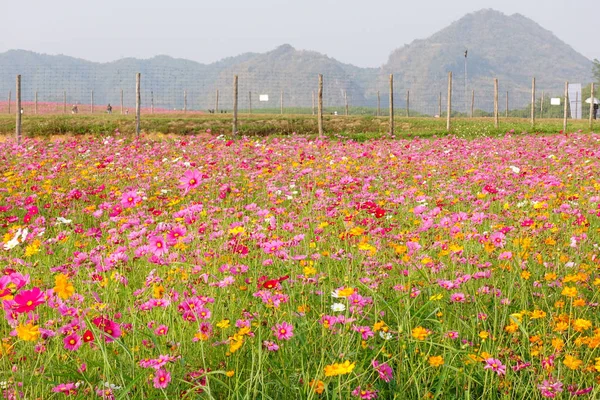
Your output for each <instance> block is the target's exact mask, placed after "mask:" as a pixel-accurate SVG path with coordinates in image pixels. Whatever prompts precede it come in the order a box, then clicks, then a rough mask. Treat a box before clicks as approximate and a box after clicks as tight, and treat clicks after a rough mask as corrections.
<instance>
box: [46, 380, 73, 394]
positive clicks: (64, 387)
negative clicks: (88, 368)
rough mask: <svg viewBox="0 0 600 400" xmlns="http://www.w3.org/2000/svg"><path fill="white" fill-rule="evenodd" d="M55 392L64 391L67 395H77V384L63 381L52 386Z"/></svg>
mask: <svg viewBox="0 0 600 400" xmlns="http://www.w3.org/2000/svg"><path fill="white" fill-rule="evenodd" d="M52 391H53V392H54V393H62V394H65V395H67V396H70V395H76V394H77V385H76V384H75V383H72V382H69V383H61V384H59V385H56V386H54V387H53V388H52Z"/></svg>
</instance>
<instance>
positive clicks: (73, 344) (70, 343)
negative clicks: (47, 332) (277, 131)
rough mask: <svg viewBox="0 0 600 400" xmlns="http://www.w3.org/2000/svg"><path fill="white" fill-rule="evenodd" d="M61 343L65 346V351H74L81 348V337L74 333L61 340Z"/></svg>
mask: <svg viewBox="0 0 600 400" xmlns="http://www.w3.org/2000/svg"><path fill="white" fill-rule="evenodd" d="M63 343H64V344H65V349H67V350H70V351H76V350H77V349H78V348H80V347H81V343H82V342H81V336H79V335H78V334H77V333H76V332H73V333H72V334H70V335H69V336H67V337H66V338H64V339H63Z"/></svg>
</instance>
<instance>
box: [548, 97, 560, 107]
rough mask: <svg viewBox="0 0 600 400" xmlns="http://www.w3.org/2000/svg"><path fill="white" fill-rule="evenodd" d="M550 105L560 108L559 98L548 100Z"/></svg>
mask: <svg viewBox="0 0 600 400" xmlns="http://www.w3.org/2000/svg"><path fill="white" fill-rule="evenodd" d="M550 104H551V105H553V106H560V97H553V98H551V99H550Z"/></svg>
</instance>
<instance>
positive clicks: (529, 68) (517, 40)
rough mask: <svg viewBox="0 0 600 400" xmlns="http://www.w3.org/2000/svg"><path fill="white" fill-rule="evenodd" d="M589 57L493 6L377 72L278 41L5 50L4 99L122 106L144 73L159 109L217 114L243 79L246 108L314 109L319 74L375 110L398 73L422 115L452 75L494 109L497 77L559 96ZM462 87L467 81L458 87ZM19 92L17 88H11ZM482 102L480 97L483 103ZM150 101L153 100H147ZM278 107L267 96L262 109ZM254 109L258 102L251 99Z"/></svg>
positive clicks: (580, 75) (331, 91) (329, 95)
mask: <svg viewBox="0 0 600 400" xmlns="http://www.w3.org/2000/svg"><path fill="white" fill-rule="evenodd" d="M467 49H468V51H469V53H468V59H467V60H466V61H467V62H468V80H467V79H465V76H464V63H465V58H464V55H463V54H464V50H467ZM591 69H592V61H591V60H589V59H587V58H586V57H584V56H583V55H581V54H579V53H578V52H576V51H575V50H574V49H573V48H572V47H571V46H569V45H568V44H566V43H565V42H563V41H562V40H560V39H559V38H558V37H556V36H555V35H554V34H553V33H552V32H551V31H549V30H547V29H545V28H543V27H542V26H540V25H539V24H537V23H536V22H535V21H532V20H531V19H529V18H527V17H525V16H523V15H521V14H518V13H517V14H512V15H505V14H503V13H501V12H499V11H495V10H492V9H484V10H479V11H476V12H473V13H470V14H466V15H465V16H463V17H462V18H460V19H458V20H456V21H454V22H452V23H451V24H450V25H448V26H446V27H445V28H443V29H441V30H439V31H438V32H436V33H434V34H433V35H431V36H429V37H428V38H424V39H415V40H413V41H412V42H411V43H409V44H406V45H404V46H402V47H399V48H397V49H395V50H393V51H392V52H391V53H390V56H389V57H388V60H387V62H386V63H384V64H383V65H381V66H380V67H378V68H361V67H357V66H354V65H352V64H348V63H343V62H340V61H338V60H336V59H335V58H333V57H329V56H327V55H325V54H322V53H318V52H316V51H312V50H297V49H295V48H294V47H292V46H291V45H290V44H282V45H280V46H278V47H276V48H275V49H273V50H270V51H268V52H264V53H255V52H247V53H242V54H240V55H237V56H232V57H226V58H224V59H221V60H218V61H215V62H212V63H209V64H203V63H199V62H197V61H192V60H187V59H183V58H174V57H171V56H168V55H156V56H153V57H151V58H147V59H138V58H132V57H129V58H122V59H119V60H114V61H110V62H105V63H99V62H92V61H87V60H84V59H80V58H75V57H71V56H67V55H47V54H39V53H35V52H31V51H27V50H9V51H7V52H4V53H0V93H6V92H8V91H9V90H11V89H13V88H12V86H13V82H14V75H16V74H19V73H20V74H22V75H23V85H24V86H23V87H24V90H23V92H24V95H25V97H26V98H27V97H32V95H33V92H35V91H36V90H37V91H39V92H40V93H41V95H42V97H43V98H44V99H47V100H48V101H52V100H57V99H59V98H60V99H62V93H63V90H64V91H67V92H68V98H69V99H68V101H69V103H71V102H73V103H74V102H86V99H88V98H89V91H90V90H92V89H94V96H96V97H95V98H96V99H97V101H96V103H97V104H102V103H105V102H112V103H113V104H114V103H117V101H118V97H119V96H120V90H121V89H123V90H124V91H125V102H126V103H128V104H130V105H131V104H132V102H133V101H134V100H133V98H134V95H133V92H132V89H133V88H134V85H135V83H134V78H133V76H134V74H135V73H136V72H141V73H142V76H143V78H142V79H143V88H144V92H143V99H144V102H146V103H148V102H149V101H150V99H152V100H153V101H154V104H155V106H157V107H163V108H183V107H184V104H183V102H184V96H183V93H184V92H185V93H186V97H187V101H188V103H187V108H188V109H208V108H214V104H215V97H216V90H219V91H220V95H219V100H220V102H221V103H222V105H221V108H224V109H227V108H231V102H232V93H231V84H232V83H231V82H232V79H231V78H232V76H233V75H234V74H237V75H239V85H240V87H239V93H240V95H239V96H240V107H241V108H245V107H248V106H249V105H250V104H249V103H250V101H251V100H250V96H251V95H248V92H250V93H254V95H256V97H258V94H262V93H268V94H270V95H271V98H273V99H275V98H276V99H279V98H280V96H281V93H282V92H283V97H284V104H285V105H287V106H296V107H310V106H312V96H313V92H315V91H316V89H317V87H316V86H317V84H316V83H317V79H316V75H317V74H319V73H321V74H323V75H324V77H325V104H326V105H330V106H331V105H335V106H343V104H344V101H345V98H346V97H347V98H348V99H349V102H350V104H351V105H354V106H367V107H375V106H376V104H377V93H378V92H380V94H383V96H380V97H381V100H382V101H381V106H382V107H386V104H387V95H386V93H387V91H388V87H389V86H388V76H389V74H394V81H395V87H394V92H395V93H396V92H398V93H397V94H396V99H397V100H395V104H396V106H397V107H403V106H405V100H404V93H405V92H406V91H408V90H410V91H411V105H412V107H411V108H413V109H416V110H417V111H420V112H424V113H428V114H435V113H437V103H438V100H439V99H438V93H439V92H445V90H446V89H445V86H446V79H447V78H446V77H447V73H448V72H449V71H452V72H454V76H455V83H454V86H455V88H454V95H453V98H454V102H455V104H456V105H457V109H459V110H460V109H461V108H462V109H463V110H464V108H465V107H467V106H466V101H465V100H466V99H467V98H466V97H465V96H468V97H470V95H469V94H467V93H465V92H466V91H465V90H464V87H463V86H464V83H466V84H467V91H469V92H470V91H471V90H476V92H477V94H478V95H479V96H477V97H478V100H477V105H476V107H477V108H482V109H490V107H491V100H490V97H491V96H487V95H486V96H483V95H484V94H489V93H490V92H491V91H493V89H492V85H493V84H492V78H498V79H499V80H500V83H501V86H502V90H510V92H511V97H512V98H513V104H519V103H526V102H527V101H528V100H527V98H528V97H530V95H529V94H528V92H529V90H530V89H529V87H530V84H531V77H533V76H535V77H536V79H537V82H538V84H539V87H540V88H547V89H548V90H557V91H558V90H559V89H560V87H561V86H563V85H564V81H566V80H569V81H573V82H582V83H587V82H590V81H591V79H592V73H591ZM461 81H462V82H461ZM13 90H14V89H13ZM479 97H482V98H481V99H479ZM146 105H147V104H146ZM260 105H261V106H263V107H265V106H267V107H272V108H274V107H279V102H278V101H275V100H270V101H269V103H266V104H260ZM253 106H254V107H257V106H258V102H257V101H256V100H254V101H253Z"/></svg>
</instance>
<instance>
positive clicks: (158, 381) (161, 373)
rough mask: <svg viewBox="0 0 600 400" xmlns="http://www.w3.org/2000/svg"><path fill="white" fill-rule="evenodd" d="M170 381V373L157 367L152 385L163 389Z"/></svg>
mask: <svg viewBox="0 0 600 400" xmlns="http://www.w3.org/2000/svg"><path fill="white" fill-rule="evenodd" d="M169 382H171V374H170V373H169V372H168V371H165V370H164V369H159V370H158V371H156V375H154V387H155V388H157V389H165V388H166V387H167V386H169Z"/></svg>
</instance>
